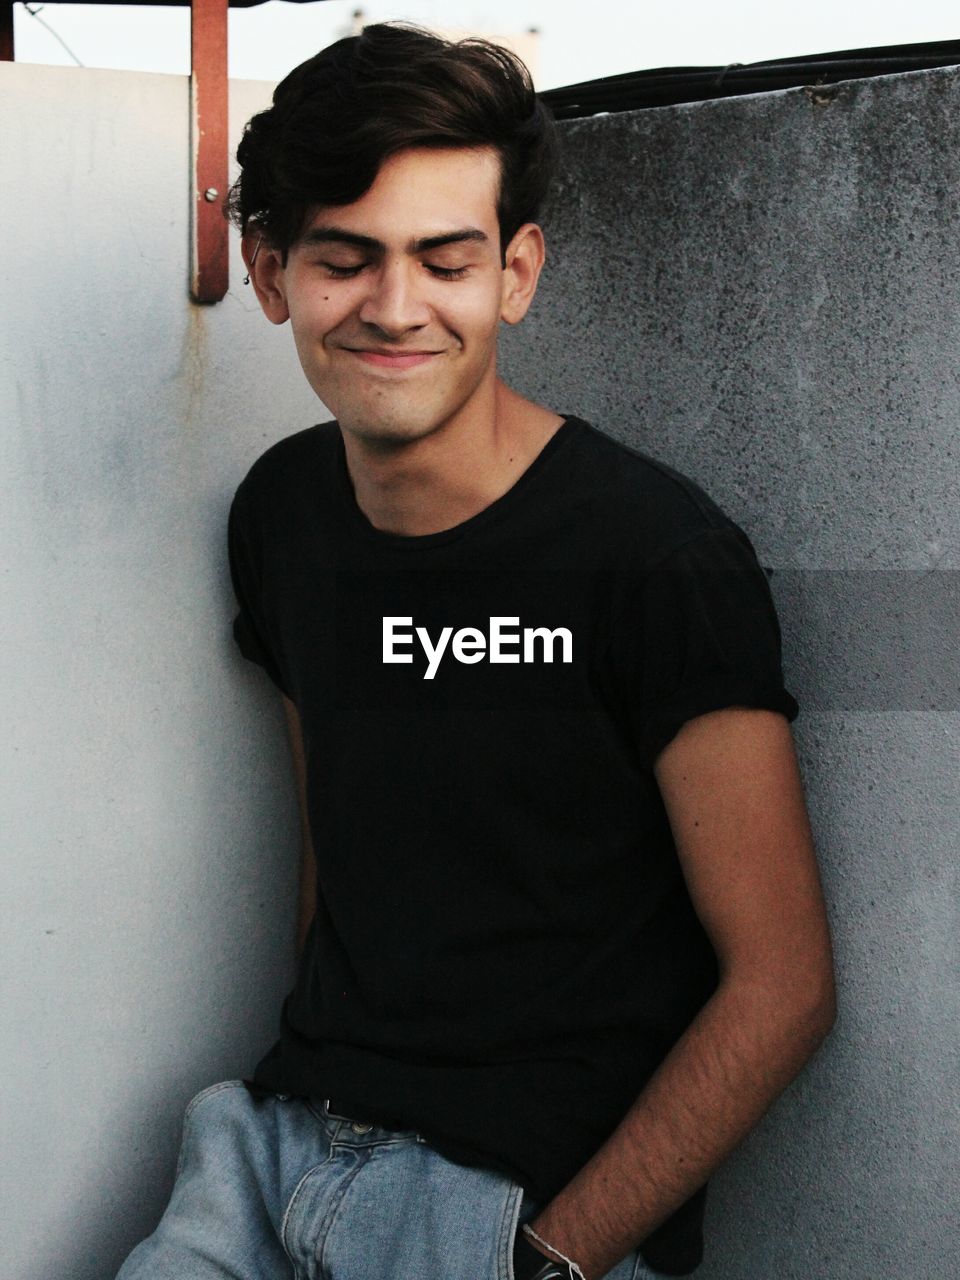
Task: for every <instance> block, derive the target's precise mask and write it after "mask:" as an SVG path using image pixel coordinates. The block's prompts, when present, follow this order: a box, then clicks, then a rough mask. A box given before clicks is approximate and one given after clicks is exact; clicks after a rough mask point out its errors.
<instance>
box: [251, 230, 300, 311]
mask: <svg viewBox="0 0 960 1280" xmlns="http://www.w3.org/2000/svg"><path fill="white" fill-rule="evenodd" d="M240 252H241V253H242V255H243V261H244V263H245V264H246V268H247V272H248V273H249V276H250V283H251V284H252V285H253V291H254V293H255V294H256V295H257V301H258V302H259V303H260V306H261V307H262V309H263V314H264V315H265V316H266V317H267V319H268V320H269V321H271V323H273V324H283V323H284V321H285V320H289V319H290V312H289V310H288V308H287V298H286V294H285V292H284V287H283V286H284V275H285V267H284V265H283V260H282V257H281V254H280V250H279V249H275V248H274V247H273V246H272V245H271V244H270V243H269V241H268V240H267V238H266V236H264V235H262V234H261V232H259V231H258V230H257V228H256V227H250V228H249V229H248V231H247V233H246V235H245V236H244V237H243V239H242V240H241V242H240Z"/></svg>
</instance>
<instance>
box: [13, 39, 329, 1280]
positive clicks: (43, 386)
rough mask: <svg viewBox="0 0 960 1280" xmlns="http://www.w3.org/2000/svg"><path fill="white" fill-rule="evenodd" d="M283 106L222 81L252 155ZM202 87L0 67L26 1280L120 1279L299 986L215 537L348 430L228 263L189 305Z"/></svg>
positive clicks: (18, 1126) (262, 689)
mask: <svg viewBox="0 0 960 1280" xmlns="http://www.w3.org/2000/svg"><path fill="white" fill-rule="evenodd" d="M268 92H269V90H268V87H267V86H264V85H254V84H233V85H232V86H231V94H232V116H233V122H234V138H236V136H237V135H238V130H239V127H240V125H241V124H242V121H243V120H245V119H246V118H248V117H249V116H250V115H251V114H252V112H253V111H255V110H257V109H258V108H259V107H260V106H261V105H263V104H264V103H265V102H266V100H267V97H268ZM187 93H188V91H187V82H186V80H185V79H183V78H180V77H173V76H151V75H140V74H131V73H124V72H99V71H88V70H79V69H54V68H46V67H35V66H28V65H20V64H12V65H11V64H3V65H0V110H2V121H3V125H2V132H0V173H2V175H3V178H2V185H0V226H2V245H3V249H2V252H0V272H2V276H0V279H2V285H0V289H2V296H3V322H2V323H3V332H2V335H0V351H2V364H0V414H2V432H0V566H2V573H0V618H2V627H3V641H2V645H0V668H2V670H0V707H2V713H0V714H2V721H0V749H2V752H3V759H4V763H3V769H2V771H0V789H2V790H0V811H2V817H0V831H2V836H0V842H2V845H0V848H2V884H0V911H2V939H3V943H2V947H3V950H2V958H0V980H2V984H3V985H2V1007H3V1015H4V1016H3V1033H2V1055H3V1056H2V1066H0V1079H2V1088H0V1106H2V1117H0V1124H2V1131H3V1134H4V1138H3V1149H4V1158H3V1160H2V1161H0V1177H2V1188H0V1238H2V1239H0V1273H2V1275H3V1276H4V1277H5V1280H47V1277H50V1278H51V1280H53V1278H54V1277H56V1278H57V1280H62V1278H64V1277H70V1280H106V1278H107V1277H110V1276H112V1275H113V1274H114V1272H115V1270H116V1268H117V1266H118V1264H119V1262H120V1259H121V1257H122V1255H123V1254H124V1253H125V1252H126V1250H128V1249H129V1247H130V1246H131V1245H132V1244H133V1243H134V1241H135V1240H137V1239H138V1238H139V1237H140V1236H142V1235H143V1234H145V1233H146V1232H147V1231H148V1230H150V1229H151V1228H152V1225H153V1223H154V1221H155V1219H156V1216H157V1214H158V1212H159V1209H160V1206H161V1204H162V1203H163V1201H164V1199H165V1197H166V1194H167V1191H168V1189H169V1185H170V1179H171V1177H172V1172H173V1161H174V1156H175V1147H176V1142H177V1137H178V1126H179V1116H180V1113H181V1111H182V1108H183V1106H184V1104H185V1102H186V1101H187V1100H188V1098H189V1097H190V1096H191V1095H192V1093H193V1092H194V1091H196V1090H197V1089H199V1088H200V1087H201V1086H203V1085H205V1084H207V1083H210V1082H212V1081H214V1080H217V1079H220V1078H225V1077H230V1076H236V1075H240V1074H245V1073H248V1072H249V1071H250V1070H251V1068H252V1067H253V1065H254V1062H255V1061H256V1058H257V1056H258V1055H259V1053H261V1052H262V1051H264V1050H265V1049H266V1047H267V1046H268V1045H269V1043H270V1040H271V1038H272V1037H273V1034H274V1030H275V1025H276V1021H277V1016H278V1012H279V1003H280V998H281V996H282V994H283V993H284V992H285V990H286V988H287V986H288V984H289V982H290V980H291V977H292V972H291V957H292V949H293V906H294V871H295V859H296V843H297V837H296V830H295V803H294V799H293V794H292V791H291V787H290V782H289V777H288V762H287V758H286V748H285V743H284V741H283V730H282V723H281V715H280V708H279V699H278V697H277V696H276V695H275V694H274V692H273V691H272V689H271V688H270V686H269V685H268V683H267V682H266V680H265V679H264V678H263V677H262V676H261V674H260V673H259V671H258V670H257V669H256V668H254V667H252V666H251V665H250V664H248V663H246V662H244V661H243V660H242V659H241V658H239V656H238V655H237V654H236V653H235V652H234V648H233V644H232V639H231V637H230V619H231V617H232V597H231V594H230V587H229V580H228V575H227V567H226V554H225V519H226V512H227V506H228V503H229V500H230V497H231V496H232V493H233V489H234V488H235V486H236V484H237V482H238V481H239V479H240V478H241V476H242V474H243V472H244V471H245V469H246V467H247V466H248V465H249V463H250V462H251V461H252V460H253V459H254V457H256V456H257V454H259V453H260V452H261V451H262V450H263V448H264V447H265V446H266V445H267V444H269V443H270V442H271V441H272V440H274V439H277V438H279V437H280V436H283V435H286V434H289V433H290V432H291V431H293V430H296V429H298V428H300V427H303V426H308V425H309V424H310V423H311V422H314V421H318V420H319V419H320V418H322V417H326V416H328V415H326V413H325V411H324V410H323V409H322V407H321V406H320V405H319V404H318V402H317V401H316V400H315V398H314V397H313V394H312V392H310V390H309V388H308V387H307V385H306V383H305V381H304V379H303V377H302V375H301V373H300V369H299V365H298V364H297V363H296V358H295V355H294V352H293V348H292V342H291V340H290V336H289V332H288V330H287V329H286V328H284V329H279V330H278V329H274V328H273V326H271V325H269V324H268V323H267V322H266V320H264V319H263V317H262V316H261V314H260V312H259V309H258V308H257V306H256V301H255V299H254V297H253V296H252V292H251V290H250V289H249V288H247V289H244V287H243V285H242V284H241V279H242V275H243V270H242V265H241V264H240V261H239V256H238V255H237V256H235V257H234V260H233V262H232V265H231V284H232V287H231V290H230V293H229V294H228V295H227V297H226V299H225V300H224V301H223V302H222V303H221V304H219V305H218V306H216V307H206V308H200V307H196V306H193V305H192V304H191V303H190V301H189V300H188V296H187V280H188V258H189V254H188V249H189V239H188V211H189V198H188V164H189V153H188V139H189V129H188V111H187V103H188V96H187ZM233 239H234V240H236V237H233ZM233 249H234V252H236V244H235V243H234V245H233Z"/></svg>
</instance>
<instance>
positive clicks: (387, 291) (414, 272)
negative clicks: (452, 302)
mask: <svg viewBox="0 0 960 1280" xmlns="http://www.w3.org/2000/svg"><path fill="white" fill-rule="evenodd" d="M422 270H423V268H422V267H421V266H420V264H419V263H416V262H414V263H409V262H403V261H393V262H383V263H382V264H381V265H380V266H379V267H377V268H376V269H375V270H370V271H369V272H368V273H366V280H367V282H368V286H369V287H368V292H367V294H366V296H365V297H364V299H363V302H362V304H361V306H360V311H359V317H360V319H361V320H362V321H363V323H364V324H370V325H374V326H375V327H376V328H377V329H379V330H381V332H383V333H384V334H386V335H387V336H389V337H400V336H402V335H403V334H404V333H406V332H408V331H409V330H410V329H419V328H422V327H423V326H424V325H425V324H428V323H429V321H430V308H429V306H428V305H427V303H426V300H425V298H424V297H423V294H422V284H423V282H422V280H421V279H420V278H419V277H418V271H419V272H422Z"/></svg>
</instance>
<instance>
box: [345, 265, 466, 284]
mask: <svg viewBox="0 0 960 1280" xmlns="http://www.w3.org/2000/svg"><path fill="white" fill-rule="evenodd" d="M321 265H322V266H323V268H324V270H325V271H326V272H327V273H328V274H329V275H330V276H331V277H332V278H333V279H334V280H352V279H353V278H354V276H357V275H359V274H360V272H361V271H362V270H363V269H364V267H366V266H367V265H368V264H367V263H366V262H358V263H357V264H356V266H352V267H339V266H337V265H336V264H335V263H333V262H324V263H322V264H321ZM423 265H424V266H425V267H426V269H427V270H428V271H429V272H430V273H431V274H432V275H435V276H436V277H437V279H438V280H460V279H462V278H463V277H464V276H465V275H466V274H467V272H468V271H469V270H470V268H469V267H438V266H435V265H434V264H433V263H431V262H425V263H424V264H423Z"/></svg>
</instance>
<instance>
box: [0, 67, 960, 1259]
mask: <svg viewBox="0 0 960 1280" xmlns="http://www.w3.org/2000/svg"><path fill="white" fill-rule="evenodd" d="M958 90H960V78H958V75H957V73H956V72H954V71H934V72H929V73H922V74H913V75H905V76H898V77H890V78H887V79H882V80H877V81H872V82H866V83H860V84H851V85H844V86H840V87H839V88H838V89H836V90H831V91H829V92H826V93H824V94H823V95H818V96H819V97H822V98H824V99H825V100H824V101H817V100H813V99H811V97H810V96H808V95H807V94H805V93H804V92H803V91H796V92H789V93H778V94H771V95H766V96H762V97H754V98H743V99H729V100H726V101H723V102H717V103H707V104H701V105H697V106H689V107H678V108H667V109H663V110H659V111H653V112H646V113H636V114H631V115H624V116H616V117H601V118H596V119H593V120H589V121H583V122H573V123H570V124H568V125H565V126H564V127H563V133H564V139H565V157H566V159H565V173H564V179H563V182H562V184H561V190H560V192H559V198H558V201H557V204H556V208H555V211H554V213H553V215H552V217H551V219H550V222H549V230H550V233H551V257H550V262H549V266H548V270H547V273H546V275H545V278H544V281H543V289H542V294H541V296H540V297H539V298H538V300H537V304H536V307H535V310H534V312H533V314H532V315H531V316H530V317H529V318H528V320H527V321H526V322H525V324H524V325H523V326H522V327H521V328H520V329H518V330H516V331H511V332H508V333H506V334H505V342H506V354H505V360H504V367H505V369H506V371H507V372H508V374H509V375H511V376H512V378H513V380H514V381H515V382H516V383H517V384H518V385H519V386H520V387H521V389H523V390H524V391H526V392H528V393H529V394H533V395H536V396H539V397H541V398H542V399H544V400H545V401H546V402H547V403H549V404H550V405H552V406H554V407H556V408H560V409H565V410H568V411H577V412H579V413H582V414H583V415H585V416H588V417H591V418H592V419H593V420H594V421H595V422H596V423H597V424H598V425H599V426H601V427H603V428H604V429H606V430H608V431H610V432H611V433H612V434H615V435H619V436H620V437H622V438H623V439H626V440H628V441H630V442H632V443H635V444H638V445H639V446H640V447H642V448H645V449H647V450H648V451H650V452H653V453H655V454H657V455H658V456H660V457H662V458H664V459H666V460H668V461H671V462H673V463H674V464H676V465H678V466H680V467H681V468H682V469H684V470H686V471H687V472H689V473H690V474H692V475H694V476H695V477H696V478H697V479H699V480H700V481H701V483H703V484H704V486H705V487H706V488H707V489H708V490H710V491H711V492H712V493H713V494H714V495H715V496H716V497H717V499H718V500H719V501H721V503H723V504H724V505H725V506H726V507H727V509H728V510H729V511H730V513H731V514H732V515H733V516H734V517H735V518H737V519H738V520H740V522H741V523H743V524H744V525H745V526H746V527H747V528H748V530H749V531H750V532H751V534H752V536H753V537H754V541H755V543H756V545H757V547H758V550H759V551H760V553H761V557H762V558H763V559H764V560H765V562H766V563H768V564H770V565H773V566H776V568H777V570H778V572H777V574H776V575H775V577H774V588H775V590H776V592H777V595H778V600H779V603H780V606H781V612H782V616H783V621H784V631H785V638H786V660H787V671H788V678H789V681H790V684H791V687H792V688H793V690H794V691H795V692H796V694H797V696H798V697H799V699H800V702H801V704H802V706H803V712H802V715H801V717H800V719H799V720H798V721H797V722H796V725H795V732H796V736H797V739H798V743H799V747H800V750H801V753H802V758H803V765H804V770H805V773H806V777H807V781H808V786H809V794H810V804H811V810H812V814H813V820H814V824H815V828H816V831H817V835H818V841H819V845H820V849H821V853H822V859H823V864H824V871H825V878H826V883H827V890H828V894H829V898H830V906H831V912H832V916H833V920H834V925H835V930H836V938H837V950H838V959H839V965H840V978H841V1017H840V1023H839V1025H838V1028H837V1030H836V1032H835V1033H834V1036H833V1038H832V1039H831V1041H830V1042H829V1044H828V1046H827V1048H826V1049H825V1050H824V1051H823V1053H822V1054H821V1055H820V1057H819V1058H818V1060H817V1061H816V1063H815V1064H814V1065H813V1066H812V1067H811V1068H810V1069H809V1070H808V1071H807V1072H806V1073H805V1074H804V1076H803V1077H802V1078H801V1079H800V1080H799V1081H798V1082H797V1084H796V1085H795V1086H794V1087H793V1088H792V1089H791V1090H790V1091H789V1093H788V1095H787V1096H786V1097H785V1098H784V1099H783V1100H782V1101H781V1102H780V1103H779V1104H778V1106H777V1107H776V1108H775V1110H774V1111H773V1112H772V1113H771V1115H770V1116H769V1117H768V1119H767V1120H766V1121H765V1122H764V1123H763V1125H762V1126H761V1127H760V1128H759V1129H758V1130H757V1132H756V1133H755V1134H754V1135H753V1136H752V1137H751V1139H750V1140H749V1141H748V1142H747V1143H746V1144H745V1145H744V1147H743V1148H742V1150H741V1151H740V1152H739V1153H738V1154H737V1155H736V1156H735V1157H734V1158H733V1160H732V1161H731V1162H730V1164H729V1165H728V1167H727V1168H726V1169H725V1171H724V1172H723V1174H722V1175H721V1176H720V1177H718V1178H717V1179H716V1183H715V1190H714V1195H713V1199H712V1202H711V1209H710V1217H709V1226H710V1229H711V1230H710V1244H709V1261H708V1263H707V1265H706V1266H705V1268H704V1269H703V1272H702V1273H701V1274H702V1275H703V1277H704V1280H714V1278H716V1277H724V1278H727V1277H729V1278H730V1280H733V1278H734V1277H736V1278H737V1280H770V1277H772V1276H783V1277H785V1278H790V1277H797V1278H798V1280H799V1278H800V1277H804V1278H805V1280H809V1278H810V1277H818V1278H819V1277H822V1278H823V1280H834V1277H837V1278H839V1277H844V1278H845V1277H857V1280H876V1278H877V1277H881V1276H882V1277H884V1278H886V1277H899V1276H901V1275H902V1276H910V1277H911V1280H940V1278H941V1277H943V1278H944V1280H946V1277H948V1276H952V1275H953V1274H954V1273H955V1260H956V1257H957V1256H958V1245H960V1240H958V1235H960V1229H958V1224H957V1219H956V1213H955V1189H956V1186H957V1183H958V1172H960V1171H958V1169H957V1155H956V1152H957V1149H958V1137H960V1134H958V1126H957V1110H958V1099H957V1077H958V1060H957V1044H956V1027H957V1013H958V1008H957V990H958V984H957V978H958V972H957V936H958V931H957V920H956V914H957V894H956V890H957V884H956V876H957V873H956V865H955V864H956V859H955V854H954V850H955V847H956V842H957V841H956V833H957V829H958V814H957V810H958V802H957V794H956V792H957V779H958V774H960V770H958V763H960V746H958V740H960V723H958V714H957V710H958V705H960V697H958V692H957V683H956V677H955V676H954V666H955V661H954V660H955V657H956V654H955V650H956V644H957V636H956V613H955V611H952V605H951V601H953V602H955V600H956V595H955V594H953V595H951V594H950V593H951V592H954V593H955V588H954V587H953V586H952V585H951V584H952V583H953V582H954V581H955V578H956V575H955V573H954V574H953V576H951V572H950V571H955V570H956V568H957V567H958V565H957V560H958V556H960V531H958V523H960V521H958V514H957V513H958V502H957V497H958V492H957V488H958V486H957V474H958V472H957V453H956V450H957V446H956V442H955V436H956V433H955V426H954V424H955V423H956V422H957V420H958V408H960V391H958V378H957V372H956V370H957V367H958V360H957V356H958V353H960V306H958V303H957V299H956V292H957V291H956V284H957V279H958V275H960V249H958V237H957V235H956V230H957V217H956V213H955V209H956V194H955V193H956V191H957V190H958V176H960V175H958V172H957V170H958V167H960V160H958V156H960V148H958V142H960V137H958V134H960V112H958V110H957V107H958ZM0 94H2V109H3V121H4V126H3V131H2V135H0V172H2V173H3V175H4V182H3V185H2V187H0V218H2V225H3V227H4V243H5V252H4V254H3V256H2V261H0V271H2V278H3V294H4V301H5V309H4V321H3V323H4V332H3V334H2V335H0V336H2V351H3V361H2V364H0V409H2V414H3V424H4V429H3V432H2V434H0V512H2V517H0V530H2V538H3V573H2V575H0V610H2V613H0V616H2V618H3V628H4V643H3V645H2V646H0V663H2V674H0V690H2V705H3V732H2V739H0V741H2V743H3V751H4V769H3V771H2V780H0V787H2V793H0V805H2V809H3V850H2V852H3V859H2V876H3V882H2V886H0V911H2V913H3V921H2V937H3V954H2V956H0V974H2V983H3V990H2V1002H3V1008H4V1014H5V1019H4V1031H3V1044H2V1050H3V1063H2V1072H3V1086H4V1087H3V1089H2V1090H0V1106H2V1108H3V1114H2V1117H0V1123H2V1127H3V1133H4V1151H5V1155H7V1158H6V1159H4V1160H3V1161H2V1162H0V1179H2V1185H0V1197H2V1202H0V1224H2V1229H0V1231H2V1237H3V1242H2V1244H0V1270H2V1272H3V1275H4V1277H9V1280H48V1278H49V1280H54V1277H55V1278H56V1280H60V1278H61V1277H64V1276H69V1277H71V1280H108V1277H112V1275H113V1274H114V1272H115V1269H116V1266H117V1264H118V1262H119V1260H120V1258H121V1257H122V1256H123V1254H124V1253H125V1252H126V1250H127V1249H128V1248H129V1247H130V1245H131V1244H132V1243H133V1242H134V1241H135V1240H136V1239H138V1238H140V1237H141V1236H142V1235H143V1234H145V1232H146V1231H148V1230H149V1229H150V1228H151V1227H152V1225H153V1223H154V1222H155V1220H156V1217H157V1215H158V1214H159V1212H160V1209H161V1207H162V1204H163V1203H164V1200H165V1197H166V1194H167V1192H168V1190H169V1186H170V1181H171V1179H172V1174H173V1164H174V1159H175V1150H176V1143H177V1138H178V1133H179V1124H180V1117H181V1113H182V1108H183V1105H184V1104H185V1102H186V1101H187V1099H188V1098H189V1097H190V1095H191V1094H192V1093H193V1092H194V1091H195V1090H196V1089H198V1088H200V1087H201V1086H203V1085H205V1084H207V1083H210V1082H211V1081H213V1080H216V1079H219V1078H224V1077H227V1076H233V1075H238V1074H243V1073H245V1072H247V1071H248V1070H249V1069H250V1067H251V1066H252V1064H253V1062H254V1060H255V1057H256V1055H257V1054H258V1053H259V1052H260V1051H261V1049H262V1048H263V1047H264V1045H265V1044H266V1043H268V1042H269V1040H270V1038H271V1036H272V1034H273V1030H274V1026H275V1023H276V1017H277V1011H278V1007H279V1000H280V997H281V995H282V993H283V992H284V990H285V989H286V986H287V984H288V982H289V979H290V976H291V975H290V963H289V957H290V954H291V949H292V926H293V921H292V911H293V869H294V866H293V864H294V859H295V847H296V832H295V820H294V804H293V796H292V792H291V789H290V784H289V766H288V762H287V759H286V749H285V745H284V742H283V735H282V728H281V724H280V717H279V708H278V707H277V699H276V697H275V695H274V694H273V692H272V691H271V689H270V688H269V687H268V685H267V684H266V682H265V680H264V678H263V677H262V676H261V675H260V674H259V673H258V672H257V671H256V670H255V669H253V668H252V667H250V666H249V664H244V663H243V662H242V661H241V660H240V659H239V657H238V656H237V655H236V653H235V652H234V649H233V647H232V644H231V641H230V637H229V618H230V613H231V599H230V592H229V584H228V581H227V573H226V564H225V557H224V545H223V539H224V520H225V515H226V508H227V504H228V501H229V497H230V495H231V493H232V491H233V488H234V487H235V485H236V482H237V480H238V479H239V477H240V476H241V475H242V473H243V471H244V470H245V469H246V466H247V465H248V464H249V462H250V461H251V460H252V459H253V458H254V457H255V456H256V455H257V454H258V453H259V452H261V451H262V449H263V448H264V447H265V446H266V445H267V444H268V443H270V442H271V441H272V440H274V439H276V438H278V437H280V436H283V435H286V434H289V433H290V432H291V431H293V430H296V429H297V428H299V427H301V426H304V425H307V424H309V423H310V422H312V421H315V420H317V419H318V418H319V417H321V416H323V415H322V410H321V409H320V408H319V406H317V404H316V401H315V400H314V399H313V396H312V393H310V391H309V388H308V387H307V386H306V383H305V382H304V381H303V379H302V376H301V374H300V370H299V366H298V365H297V363H296V360H295V356H294V353H293V350H292V344H291V342H290V338H289V334H288V333H287V332H286V330H275V329H273V328H272V327H270V326H268V325H267V324H266V322H265V321H263V320H262V318H261V317H260V315H259V313H258V311H257V310H256V308H255V302H254V299H253V298H252V297H251V296H249V290H247V291H245V290H244V289H243V287H242V286H241V285H240V279H241V276H242V270H241V269H240V268H239V263H238V260H237V259H236V258H235V259H234V265H233V287H232V289H231V292H230V294H229V295H228V297H227V299H226V300H225V301H224V302H223V303H222V304H220V305H219V306H217V307H215V308H207V309H199V308H194V307H192V306H191V305H190V304H189V302H188V300H187V297H186V280H187V264H188V228H187V202H186V199H185V192H186V189H187V163H188V156H187V138H188V124H187V92H186V83H185V81H183V80H182V79H179V78H176V77H161V76H140V75H129V74H123V73H103V72H91V71H78V70H73V69H65V70H60V69H48V68H38V67H29V66H9V65H8V66H3V67H0ZM232 94H233V106H232V114H233V128H234V136H236V134H237V131H238V128H239V124H240V122H242V120H243V119H245V118H246V117H247V116H248V115H249V114H250V113H251V112H252V111H253V110H255V109H256V108H257V107H258V106H259V104H260V102H261V101H262V100H263V99H264V98H265V96H266V94H267V89H266V87H265V86H244V85H234V86H233V87H232ZM235 248H236V246H234V250H235ZM897 615H899V617H898V616H897ZM951 628H952V629H951ZM910 673H913V674H910ZM8 1153H12V1155H11V1154H8Z"/></svg>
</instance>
